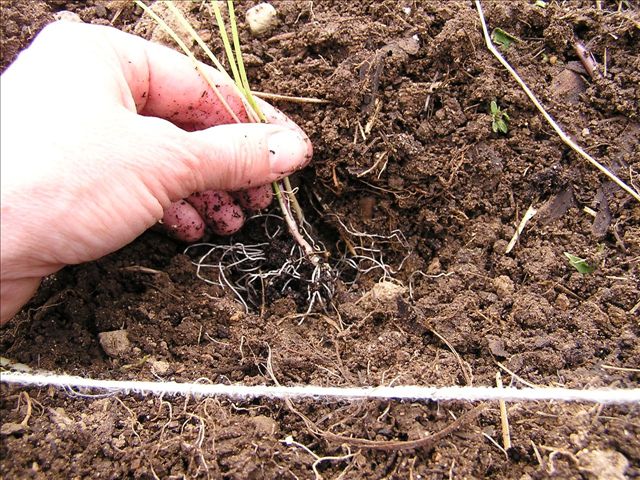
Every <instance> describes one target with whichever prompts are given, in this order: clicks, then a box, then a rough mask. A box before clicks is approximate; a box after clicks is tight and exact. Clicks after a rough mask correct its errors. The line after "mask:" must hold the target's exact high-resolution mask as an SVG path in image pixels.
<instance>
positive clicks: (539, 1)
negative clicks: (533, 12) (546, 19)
mask: <svg viewBox="0 0 640 480" xmlns="http://www.w3.org/2000/svg"><path fill="white" fill-rule="evenodd" d="M534 6H536V7H539V8H547V6H548V3H547V2H545V0H536V3H535V4H534Z"/></svg>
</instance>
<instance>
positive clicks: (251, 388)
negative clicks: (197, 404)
mask: <svg viewBox="0 0 640 480" xmlns="http://www.w3.org/2000/svg"><path fill="white" fill-rule="evenodd" d="M0 381H1V382H4V383H10V384H19V385H24V386H27V385H30V386H56V387H63V388H69V387H71V388H83V389H88V390H93V391H101V392H104V393H125V394H132V393H133V394H143V395H145V394H156V395H201V396H207V397H211V396H224V397H232V398H255V397H264V398H273V399H284V398H302V397H311V398H316V399H331V400H355V399H380V400H391V399H396V400H467V401H472V402H474V401H491V400H505V401H511V402H513V401H547V400H559V401H565V402H593V403H608V404H613V403H640V388H635V389H592V390H577V389H570V388H559V387H549V388H544V387H543V388H522V389H519V388H512V387H509V388H495V387H423V386H417V385H406V386H395V387H384V386H382V387H319V386H314V385H301V386H293V387H286V386H269V385H225V384H202V383H177V382H146V381H129V380H126V381H121V380H98V379H93V378H82V377H75V376H70V375H55V374H51V375H50V374H31V373H24V372H3V373H2V374H0Z"/></svg>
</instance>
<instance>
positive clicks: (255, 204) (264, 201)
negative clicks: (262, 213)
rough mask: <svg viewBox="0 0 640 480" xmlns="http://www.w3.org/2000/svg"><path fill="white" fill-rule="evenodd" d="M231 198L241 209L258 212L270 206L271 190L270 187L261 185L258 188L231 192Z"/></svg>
mask: <svg viewBox="0 0 640 480" xmlns="http://www.w3.org/2000/svg"><path fill="white" fill-rule="evenodd" d="M231 196H233V198H235V199H236V200H237V201H238V203H239V204H240V206H241V207H242V208H244V209H246V210H253V211H259V210H264V209H265V208H267V207H268V206H269V205H271V201H272V200H273V190H272V189H271V185H262V186H260V187H255V188H248V189H246V190H239V191H237V192H231Z"/></svg>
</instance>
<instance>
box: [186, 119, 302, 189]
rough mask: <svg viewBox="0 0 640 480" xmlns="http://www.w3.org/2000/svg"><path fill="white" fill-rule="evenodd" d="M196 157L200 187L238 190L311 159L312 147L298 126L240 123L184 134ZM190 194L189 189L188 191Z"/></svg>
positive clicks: (276, 176) (274, 177) (279, 175)
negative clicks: (293, 127)
mask: <svg viewBox="0 0 640 480" xmlns="http://www.w3.org/2000/svg"><path fill="white" fill-rule="evenodd" d="M185 136H186V137H187V138H186V139H185V140H186V141H187V142H188V145H189V150H190V151H191V152H192V153H193V156H194V157H196V158H197V159H198V161H197V162H196V165H194V166H193V168H196V169H197V170H198V172H196V173H198V174H199V175H201V176H202V182H203V184H204V185H203V186H204V189H214V190H227V191H234V190H241V189H244V188H247V187H256V186H258V185H264V184H268V183H271V182H273V181H275V180H278V179H280V178H282V177H284V176H287V175H290V174H291V173H293V172H295V171H296V170H299V169H301V168H302V167H304V166H305V165H306V164H308V163H309V161H310V160H311V156H312V153H313V148H312V146H311V141H310V140H309V138H308V137H307V136H306V135H305V134H304V133H303V132H302V130H300V129H299V128H295V129H292V128H287V127H283V126H279V125H267V124H258V123H241V124H232V125H219V126H216V127H211V128H208V129H206V130H200V131H197V132H189V133H186V135H185ZM189 193H192V192H189Z"/></svg>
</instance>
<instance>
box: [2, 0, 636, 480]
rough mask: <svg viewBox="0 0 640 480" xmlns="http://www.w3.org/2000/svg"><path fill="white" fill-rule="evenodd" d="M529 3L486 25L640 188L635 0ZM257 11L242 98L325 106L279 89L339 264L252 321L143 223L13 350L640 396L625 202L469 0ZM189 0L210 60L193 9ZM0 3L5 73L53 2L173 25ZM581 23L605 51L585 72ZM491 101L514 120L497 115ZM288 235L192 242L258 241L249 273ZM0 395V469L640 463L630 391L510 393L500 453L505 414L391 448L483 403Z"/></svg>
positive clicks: (368, 380) (273, 262)
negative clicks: (594, 396) (573, 396)
mask: <svg viewBox="0 0 640 480" xmlns="http://www.w3.org/2000/svg"><path fill="white" fill-rule="evenodd" d="M534 3H535V2H534V1H533V0H519V1H514V2H511V1H509V2H507V1H505V2H488V1H486V2H484V6H485V14H486V17H487V21H488V23H489V28H490V29H493V28H496V27H500V28H502V29H503V30H505V31H506V32H509V33H510V34H511V35H513V36H514V37H516V38H517V40H516V41H514V43H513V44H512V45H511V46H510V47H509V48H508V49H506V51H505V56H506V57H507V59H508V60H509V62H510V63H511V64H512V65H513V66H514V67H515V68H516V69H517V70H518V72H519V73H520V74H521V76H522V77H523V79H524V80H525V81H526V82H527V83H528V85H529V86H530V87H531V88H532V89H533V90H534V92H535V93H536V94H537V95H538V96H539V98H540V99H541V101H542V102H543V103H544V105H546V106H547V107H548V109H549V110H550V112H551V114H552V115H553V116H554V117H555V118H556V119H557V120H558V122H559V123H560V124H561V125H563V126H564V127H565V129H566V131H567V133H568V134H570V135H571V136H572V137H573V138H575V139H576V141H578V143H580V144H581V145H582V146H584V148H585V149H586V150H587V151H588V152H590V153H591V154H592V155H594V156H595V157H596V158H598V159H600V160H602V161H603V162H604V163H605V164H606V165H607V166H608V167H609V168H611V169H612V170H613V171H615V172H617V174H618V175H619V176H620V177H621V178H622V179H623V180H625V181H626V182H627V183H630V184H632V185H635V186H636V188H637V187H638V185H640V146H639V144H640V101H639V100H640V16H639V15H638V11H637V10H634V8H633V5H634V4H637V2H635V1H628V2H627V1H621V2H619V1H607V0H602V2H597V1H586V0H585V1H583V2H559V1H555V0H552V1H550V2H548V3H549V5H548V7H547V8H541V7H539V6H535V5H534ZM253 4H254V2H239V4H238V5H237V10H238V17H239V25H240V28H241V32H242V41H243V50H244V52H245V55H246V57H245V61H246V63H247V65H248V73H249V77H250V81H251V83H252V86H253V88H254V89H255V90H258V91H263V92H273V93H279V94H288V95H297V96H302V97H317V98H322V99H325V100H328V101H329V103H328V104H319V105H318V104H302V105H301V104H293V103H282V102H277V105H278V106H279V107H280V108H282V109H283V110H284V111H285V112H286V113H287V114H289V115H290V116H291V117H292V118H293V119H295V120H296V121H297V122H298V123H299V124H300V125H301V126H302V127H303V128H304V129H305V130H306V131H307V132H308V133H309V135H310V137H311V139H312V141H313V143H314V146H315V157H314V162H313V164H312V165H311V166H310V167H309V168H307V169H306V170H305V171H303V172H300V173H299V174H297V177H296V178H295V179H294V183H295V184H296V185H297V186H298V187H299V193H298V197H299V199H300V202H301V204H302V208H303V210H304V212H305V215H306V217H307V220H308V221H309V223H310V224H311V227H310V232H311V234H312V235H313V236H314V237H315V238H316V239H317V240H318V241H320V242H322V243H323V244H324V246H325V247H326V249H327V251H328V252H329V253H330V259H329V264H330V265H331V266H332V271H333V275H334V278H333V279H326V280H322V282H330V283H331V286H332V288H334V289H335V294H334V296H333V298H332V300H331V302H326V304H325V308H324V309H323V308H321V307H320V306H319V304H318V305H316V308H314V311H313V312H312V313H311V314H310V315H307V316H303V315H301V314H304V313H305V311H306V308H307V305H308V302H307V298H306V295H307V292H306V290H302V285H301V284H300V282H297V281H291V282H289V283H287V282H286V281H284V279H282V280H277V279H276V280H275V281H273V282H271V283H268V282H267V284H266V285H265V287H264V289H261V290H258V291H256V292H254V295H253V298H252V299H246V300H247V302H248V303H250V304H249V307H250V308H249V311H248V312H247V311H245V307H244V306H243V305H242V304H241V303H240V302H239V301H238V299H237V297H236V295H235V294H234V293H233V292H232V291H230V290H229V289H228V288H226V289H223V288H220V287H217V286H213V285H209V284H207V283H205V282H204V281H202V280H201V279H199V278H198V277H197V276H196V268H195V266H194V265H193V264H192V260H193V261H195V260H197V259H198V258H199V256H200V255H202V254H203V253H204V252H206V250H202V251H198V250H192V251H189V252H187V254H185V253H184V250H185V245H183V244H179V243H176V242H175V241H173V240H170V239H168V238H165V237H164V236H161V235H159V234H157V233H154V232H148V233H146V234H144V235H143V236H141V237H140V238H139V239H137V240H136V241H135V242H134V243H133V244H131V245H129V246H128V247H126V248H124V249H122V250H121V251H119V252H116V253H114V254H113V255H110V256H108V257H107V258H104V259H102V260H100V261H97V262H94V263H90V264H85V265H80V266H72V267H68V268H66V269H64V270H63V271H61V272H60V273H58V274H57V275H55V276H53V277H51V278H48V279H46V280H45V281H44V283H43V285H42V287H41V288H40V290H39V292H38V294H37V296H36V298H35V299H34V300H33V301H32V302H31V303H30V304H29V305H28V306H27V307H26V308H25V309H24V310H23V311H22V312H21V313H20V314H19V315H18V316H17V317H16V318H15V319H14V320H13V321H12V322H11V323H10V324H8V325H7V326H6V327H5V328H3V329H2V330H1V331H0V354H1V355H2V356H3V357H7V358H10V359H12V360H13V361H17V362H21V363H23V364H26V365H28V366H30V367H31V368H33V369H43V370H48V371H55V372H65V373H69V374H74V375H82V376H89V377H94V378H102V379H125V380H154V379H156V380H157V379H162V380H174V381H181V382H182V381H184V382H187V381H195V380H196V379H200V381H204V382H207V381H210V382H214V383H220V382H226V383H234V382H238V383H244V384H266V385H272V384H273V381H274V380H273V378H271V377H270V376H269V374H268V372H267V360H268V356H269V352H270V354H271V363H272V367H273V374H274V375H275V378H276V379H277V381H279V382H280V383H281V384H283V385H302V384H313V385H323V386H370V385H381V384H385V385H388V384H391V383H393V384H394V385H402V384H420V385H434V386H449V385H484V386H492V385H495V376H496V373H497V372H498V371H500V372H501V373H502V377H503V381H504V383H505V384H510V383H513V385H515V386H524V384H523V381H526V382H529V383H531V384H535V385H538V386H564V387H568V388H596V387H612V388H638V384H639V381H640V373H639V371H638V368H639V367H640V364H639V359H640V322H639V318H640V317H639V307H638V302H639V301H640V290H639V286H638V277H639V274H640V271H639V266H638V265H639V262H640V204H638V203H637V202H635V201H634V200H633V199H632V198H631V197H630V196H628V195H626V194H624V193H623V192H622V191H621V190H620V189H618V188H617V187H615V186H614V185H612V183H611V182H609V181H608V180H607V179H606V178H605V177H603V176H602V175H601V174H599V173H596V171H595V169H594V168H593V167H591V166H589V165H588V164H586V162H585V161H584V160H582V159H580V158H579V157H578V156H577V155H576V154H574V153H573V152H572V151H570V150H569V149H568V148H567V147H566V146H565V145H564V144H563V143H562V142H561V141H560V139H559V138H558V137H557V135H556V134H555V133H554V132H553V130H552V129H551V127H549V126H548V125H547V124H546V122H545V121H544V120H543V119H542V117H541V116H540V115H539V114H538V113H537V112H536V111H535V108H534V107H533V105H532V104H531V102H530V101H529V100H528V99H527V98H526V96H525V94H524V93H523V92H522V91H521V90H520V88H519V87H518V86H517V85H516V84H515V83H514V81H513V79H512V78H511V77H510V76H509V75H508V73H506V72H505V71H504V69H503V68H502V67H501V66H500V65H499V64H498V62H497V61H496V60H495V58H494V57H493V56H492V55H491V54H490V53H489V52H488V51H487V49H486V47H485V45H484V43H483V39H482V34H481V28H480V21H479V17H478V14H477V11H476V10H475V8H474V6H473V4H472V3H471V2H467V1H465V2H463V1H450V2H444V1H438V2H435V1H411V0H406V1H404V2H398V1H396V0H392V1H386V0H385V1H369V0H364V1H360V2H329V1H319V2H309V1H297V2H283V1H275V0H274V1H273V4H274V6H275V7H276V8H277V10H278V20H279V21H278V24H277V26H276V27H275V29H274V30H272V31H271V32H269V33H268V34H266V35H264V36H263V37H261V38H252V37H251V36H250V35H249V33H248V31H247V29H246V26H245V23H244V12H245V11H246V9H247V8H249V7H250V6H252V5H253ZM598 5H600V7H601V8H600V9H598ZM181 6H182V8H183V10H185V12H186V13H187V14H188V16H189V18H190V20H191V21H192V22H193V24H194V26H195V27H196V28H197V29H198V31H199V32H200V33H201V34H202V35H203V38H204V39H205V40H206V41H207V42H208V43H209V44H210V45H212V48H213V50H214V51H215V52H216V53H218V54H220V56H223V55H222V49H221V47H220V45H219V41H218V38H217V33H216V31H215V29H214V23H213V21H212V18H211V15H210V12H209V10H208V9H207V8H206V7H201V5H200V2H196V3H195V4H193V5H192V7H191V6H190V5H189V4H186V3H182V4H181ZM404 7H406V8H407V10H404ZM0 8H1V13H2V23H1V26H2V29H1V32H2V33H1V38H0V42H1V43H0V46H1V48H2V58H1V62H2V69H3V70H4V68H6V67H7V66H8V64H9V63H10V62H11V61H12V60H13V59H14V58H15V56H16V55H17V53H18V52H19V50H20V49H21V48H24V47H25V46H26V45H28V43H29V41H30V40H31V38H32V37H33V36H34V35H35V34H36V33H37V32H38V31H39V29H40V28H42V26H44V25H45V24H47V23H48V22H50V21H53V18H54V14H55V13H57V12H59V11H61V10H71V11H73V12H75V13H77V14H78V15H79V16H80V18H81V19H82V20H83V21H85V22H91V23H99V24H105V25H109V24H112V25H113V26H114V27H116V28H119V29H122V30H125V31H128V32H133V33H136V34H139V35H142V36H144V37H146V38H154V39H155V40H157V41H163V35H161V34H160V32H158V31H157V30H156V29H155V27H154V26H153V24H152V23H151V22H150V21H149V20H148V19H147V18H145V17H142V16H141V10H140V9H139V8H134V7H133V6H132V5H131V4H128V3H126V2H117V1H106V2H99V1H89V2H86V3H83V4H73V3H71V4H69V3H67V2H65V1H54V0H51V1H47V2H40V3H37V2H22V1H4V2H3V3H2V4H1V5H0ZM409 9H410V11H409ZM414 36H416V37H415V38H417V41H416V40H415V39H413V37H414ZM576 40H578V41H580V42H582V43H583V44H584V45H586V46H587V47H588V48H589V49H590V50H591V51H592V52H593V54H594V56H595V59H596V61H597V62H598V64H599V70H598V72H599V73H596V74H595V76H594V77H593V78H592V77H591V76H589V75H588V74H587V72H585V70H584V69H583V67H582V64H581V63H580V61H579V59H578V57H577V55H576V53H575V50H574V42H575V41H576ZM605 68H606V75H605ZM492 100H495V101H496V102H497V104H498V106H499V107H500V108H501V109H503V110H505V111H506V112H507V113H508V115H509V117H510V122H509V125H508V133H507V134H502V133H495V132H493V131H492V128H491V123H492V118H491V115H490V102H491V101H492ZM2 121H10V119H4V118H3V119H2ZM532 205H533V207H534V208H537V209H538V214H537V215H536V216H535V217H534V218H533V220H531V221H530V222H529V224H528V225H527V227H526V228H525V231H524V233H523V235H522V238H521V239H520V241H519V242H518V243H517V244H516V246H515V248H514V249H513V251H512V252H511V253H509V254H505V250H506V247H507V244H508V242H509V240H510V239H511V238H512V236H513V235H514V231H515V229H516V227H517V225H518V223H519V222H520V219H521V218H522V216H523V214H524V212H525V211H526V210H527V209H528V208H529V207H530V206H532ZM585 207H588V208H590V209H592V211H593V212H595V217H594V216H593V215H590V214H588V213H586V212H585V210H584V208H585ZM271 213H273V214H278V209H277V208H276V207H275V206H274V207H273V209H272V211H271ZM278 226H279V225H278V220H277V219H274V218H272V217H270V218H269V219H267V218H265V217H259V218H255V219H253V220H251V221H250V222H249V223H248V225H247V227H246V228H245V229H244V230H243V232H242V233H241V234H240V235H238V236H236V237H235V238H232V239H223V238H216V237H213V236H212V237H211V238H210V239H209V241H211V242H213V243H221V244H234V243H238V242H241V243H243V244H245V245H249V244H257V243H260V242H265V241H269V242H270V247H269V250H267V252H268V258H267V260H266V263H265V264H264V265H263V267H262V268H264V269H272V268H278V266H279V265H282V264H283V263H284V262H285V261H286V260H287V258H289V255H290V250H291V247H292V245H293V243H292V241H291V239H290V238H289V236H288V234H287V233H286V230H285V229H281V231H280V233H275V236H274V237H273V239H272V240H269V239H268V238H267V235H268V234H270V233H269V232H271V233H274V232H275V230H276V229H277V227H278ZM280 226H281V225H280ZM363 234H366V235H363ZM43 248H46V245H43ZM564 252H569V253H572V254H574V255H577V256H579V257H582V258H585V259H586V260H587V262H588V264H589V265H590V266H592V267H595V270H594V271H593V273H591V274H582V273H579V272H578V271H576V269H574V268H573V267H572V266H571V265H570V264H569V262H568V260H567V258H566V257H565V255H564ZM356 267H357V269H356ZM304 268H305V267H304V266H303V267H301V269H302V271H304ZM357 270H359V273H358V274H356V273H357ZM202 275H203V276H205V277H207V278H214V277H215V276H216V275H215V272H212V271H211V269H209V270H206V269H205V270H203V271H202ZM233 275H234V274H233V273H232V272H231V273H230V276H233ZM383 278H384V279H385V280H387V281H391V280H393V282H394V283H395V285H396V286H397V287H393V286H390V285H389V284H383V285H382V286H380V285H377V286H376V284H377V283H378V282H379V281H380V280H381V279H383ZM317 287H318V289H322V288H323V287H322V285H317ZM256 293H257V294H258V295H257V296H256V295H255V294H256ZM251 302H253V303H251ZM121 330H124V331H126V334H124V333H116V334H111V337H110V336H109V335H107V336H104V335H103V336H100V334H101V333H103V332H113V331H121ZM114 335H115V339H114ZM118 335H119V336H118ZM101 338H102V341H101ZM110 340H111V341H110ZM127 342H128V344H127ZM500 365H502V366H504V367H505V368H504V369H503V368H502V367H501V366H500ZM507 369H508V370H509V371H511V372H513V374H515V375H517V378H516V377H515V376H512V374H510V373H509V372H508V370H507ZM624 369H627V370H624ZM0 392H1V399H0V412H1V415H2V421H3V426H2V430H1V432H0V433H1V435H2V438H1V447H0V459H1V463H0V474H1V475H2V477H3V478H85V477H87V478H138V479H151V478H176V479H177V478H228V479H245V478H250V479H259V478H286V479H289V478H315V477H316V475H317V476H318V478H319V476H320V475H321V476H322V478H356V479H360V478H362V479H364V478H367V479H372V478H403V479H405V478H406V479H419V478H422V479H444V478H483V477H484V478H486V477H489V478H526V479H529V478H532V479H540V478H563V479H572V478H577V479H603V480H604V479H616V478H625V477H626V478H638V477H640V406H638V405H625V406H601V405H590V404H567V403H561V402H546V403H543V402H538V403H519V404H507V409H508V417H509V420H510V424H511V441H512V445H513V446H512V448H511V449H510V450H509V451H508V452H504V451H502V450H501V448H500V447H499V446H498V445H502V436H501V430H500V412H499V408H498V405H497V404H487V405H486V406H485V409H484V411H483V412H481V413H480V414H479V415H475V416H474V415H471V416H470V417H469V418H467V417H465V421H464V422H461V423H462V424H461V425H459V426H458V428H457V429H456V430H455V431H454V432H452V433H450V434H448V435H446V436H444V438H441V439H439V440H438V441H436V442H427V443H426V444H425V445H422V446H419V447H418V448H416V447H411V446H410V444H404V443H402V442H410V441H412V440H416V439H420V438H424V437H425V436H427V435H428V434H433V433H436V432H439V431H440V430H442V429H444V428H446V427H447V426H449V425H450V424H451V422H453V421H454V419H455V418H458V417H460V416H461V415H463V414H465V413H468V412H471V411H472V409H473V408H474V407H475V406H476V405H474V404H470V403H467V402H442V403H429V402H416V403H412V402H408V401H407V402H398V401H366V402H365V401H352V402H329V401H325V400H311V399H310V400H305V401H295V402H293V403H289V404H288V403H285V402H282V401H271V400H269V401H267V400H239V401H230V400H228V399H222V398H193V397H191V398H167V397H165V398H154V397H144V396H139V395H133V394H132V395H126V394H121V395H116V396H107V397H86V396H81V395H79V394H78V392H72V391H62V390H55V389H52V388H49V389H48V388H28V389H24V388H17V387H8V386H7V385H5V384H2V385H1V386H0ZM29 412H30V414H29ZM29 415H30V416H29ZM23 420H24V422H23ZM21 422H22V423H21ZM287 437H291V438H293V439H294V440H295V442H299V444H291V443H290V444H286V443H285V439H286V438H287ZM362 439H365V440H368V442H363V441H362ZM399 442H400V443H399ZM301 445H304V446H306V447H307V448H308V449H305V448H303V447H302V446H301ZM311 452H313V455H312V454H311ZM323 457H331V458H332V459H330V458H328V459H325V460H322V461H320V460H319V459H321V458H323ZM314 469H315V472H314Z"/></svg>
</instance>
